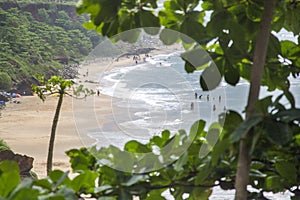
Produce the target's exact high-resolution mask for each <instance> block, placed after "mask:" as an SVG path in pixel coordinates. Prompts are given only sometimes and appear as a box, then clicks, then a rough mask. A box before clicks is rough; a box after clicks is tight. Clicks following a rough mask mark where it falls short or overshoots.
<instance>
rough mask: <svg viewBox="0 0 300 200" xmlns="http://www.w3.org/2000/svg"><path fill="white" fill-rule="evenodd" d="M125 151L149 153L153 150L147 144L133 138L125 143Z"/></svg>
mask: <svg viewBox="0 0 300 200" xmlns="http://www.w3.org/2000/svg"><path fill="white" fill-rule="evenodd" d="M124 150H125V151H129V152H132V153H149V152H151V149H149V148H148V147H147V146H146V145H144V144H142V143H140V142H138V141H136V140H131V141H129V142H127V143H126V144H125V147H124Z"/></svg>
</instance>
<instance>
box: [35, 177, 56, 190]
mask: <svg viewBox="0 0 300 200" xmlns="http://www.w3.org/2000/svg"><path fill="white" fill-rule="evenodd" d="M33 184H34V185H35V186H39V187H41V188H43V189H46V190H48V191H51V190H52V186H51V184H50V182H49V181H48V180H46V179H40V180H36V181H34V183H33Z"/></svg>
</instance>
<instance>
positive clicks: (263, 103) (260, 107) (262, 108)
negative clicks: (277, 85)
mask: <svg viewBox="0 0 300 200" xmlns="http://www.w3.org/2000/svg"><path fill="white" fill-rule="evenodd" d="M270 105H272V96H267V97H265V98H263V99H260V100H258V101H257V102H255V105H254V108H255V110H256V111H257V112H258V113H261V114H263V115H268V113H269V112H268V108H269V106H270Z"/></svg>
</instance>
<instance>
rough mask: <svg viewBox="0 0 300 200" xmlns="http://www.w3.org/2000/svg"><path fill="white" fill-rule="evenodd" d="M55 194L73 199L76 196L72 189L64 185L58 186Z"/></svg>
mask: <svg viewBox="0 0 300 200" xmlns="http://www.w3.org/2000/svg"><path fill="white" fill-rule="evenodd" d="M56 194H57V195H61V196H62V197H63V199H64V200H73V199H76V198H77V196H76V194H75V192H74V190H72V189H70V188H68V187H67V186H65V185H62V187H60V188H59V190H58V191H57V192H56Z"/></svg>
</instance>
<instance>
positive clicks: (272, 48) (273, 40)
mask: <svg viewBox="0 0 300 200" xmlns="http://www.w3.org/2000/svg"><path fill="white" fill-rule="evenodd" d="M280 54H281V47H280V42H279V40H278V38H277V37H276V36H274V35H273V34H271V35H270V41H269V46H268V51H267V57H269V58H277V57H278V55H280Z"/></svg>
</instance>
